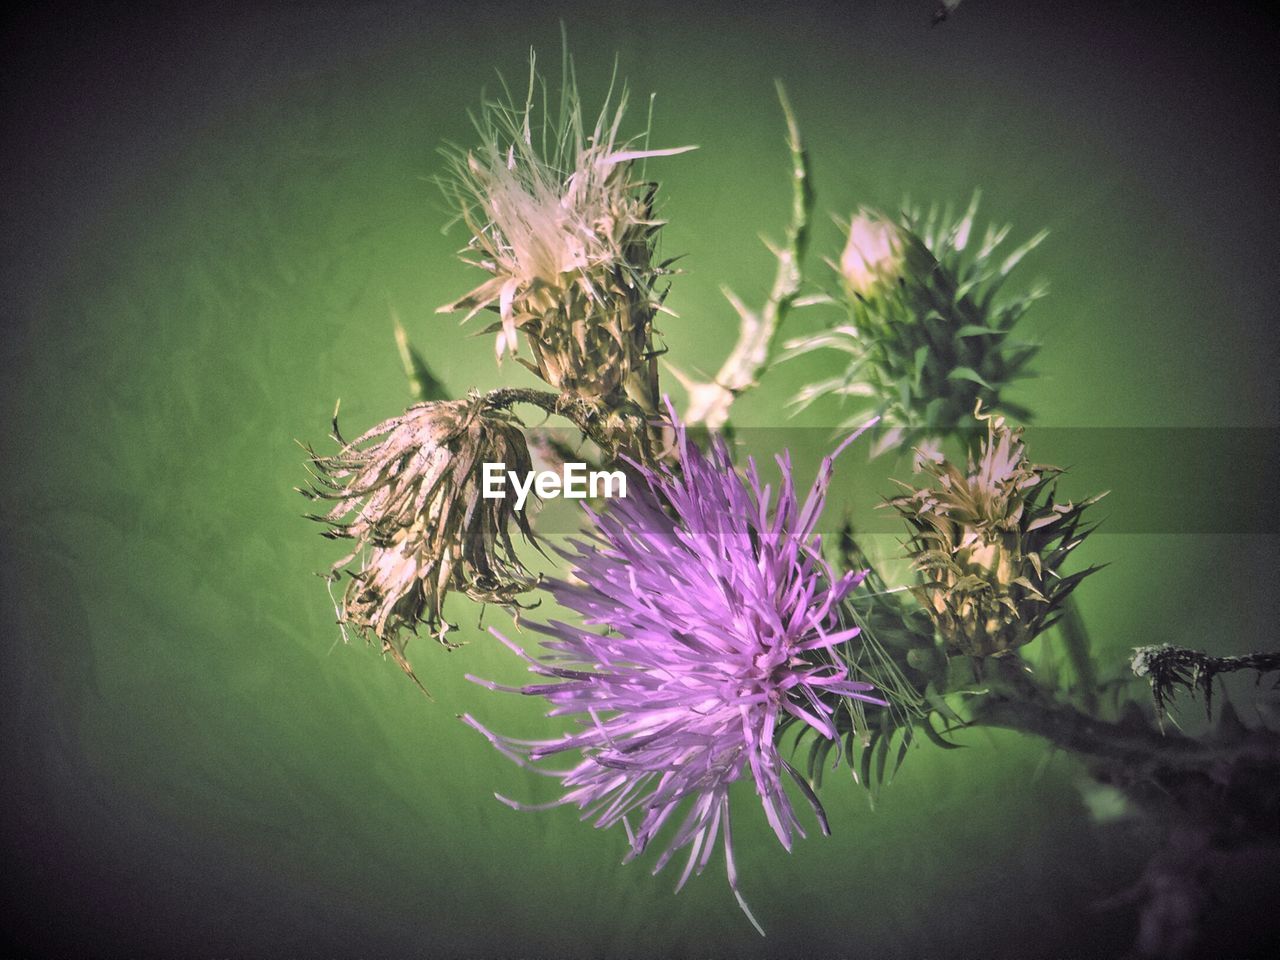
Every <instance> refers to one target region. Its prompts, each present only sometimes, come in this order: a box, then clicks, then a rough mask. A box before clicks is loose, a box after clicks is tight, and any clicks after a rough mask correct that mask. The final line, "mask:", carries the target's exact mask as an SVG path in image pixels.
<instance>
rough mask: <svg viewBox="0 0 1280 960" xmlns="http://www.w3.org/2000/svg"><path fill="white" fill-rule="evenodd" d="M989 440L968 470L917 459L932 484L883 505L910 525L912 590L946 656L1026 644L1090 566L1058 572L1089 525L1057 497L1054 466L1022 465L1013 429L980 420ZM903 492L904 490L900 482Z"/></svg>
mask: <svg viewBox="0 0 1280 960" xmlns="http://www.w3.org/2000/svg"><path fill="white" fill-rule="evenodd" d="M986 419H987V438H986V440H985V442H984V443H983V444H982V446H981V449H980V451H979V453H978V455H977V456H976V457H975V456H973V455H970V457H969V459H968V465H967V468H966V469H963V470H962V469H960V468H959V467H957V466H955V465H954V464H952V463H950V462H948V461H947V460H945V459H944V458H942V457H940V456H936V457H935V456H929V457H922V458H921V460H920V461H919V463H920V464H921V465H922V468H923V470H924V471H925V472H926V473H927V474H928V475H929V476H931V477H932V478H933V480H934V481H935V483H934V484H933V485H932V486H929V487H924V488H921V489H918V490H912V492H911V493H909V494H907V495H905V496H901V497H897V498H896V499H893V500H891V501H889V502H890V504H891V505H892V506H893V507H895V508H896V509H897V510H898V512H899V513H901V514H902V516H903V517H904V518H905V519H906V520H907V522H908V523H909V524H910V525H911V527H912V529H913V531H914V537H913V539H912V540H911V542H910V545H909V546H910V550H911V554H912V557H913V559H914V560H915V565H916V568H917V569H918V570H919V571H920V572H921V574H922V575H923V583H922V584H921V585H920V586H918V587H915V588H914V591H913V592H914V593H915V595H916V597H917V599H919V600H920V602H921V604H922V605H923V607H924V609H925V612H926V613H928V614H929V616H930V618H931V619H932V620H933V622H934V625H935V626H936V627H937V630H938V632H939V634H940V635H941V636H942V638H943V640H944V641H945V642H946V644H947V647H948V649H949V650H950V651H951V652H953V653H962V654H967V655H969V656H993V655H994V656H998V655H1000V654H1004V653H1008V652H1009V651H1011V650H1014V649H1016V648H1018V647H1020V646H1022V645H1024V644H1026V643H1029V642H1030V641H1031V640H1033V639H1034V638H1035V637H1036V636H1037V635H1038V634H1040V633H1041V632H1043V631H1044V630H1045V629H1046V628H1047V627H1049V626H1050V625H1051V624H1052V622H1053V621H1054V620H1055V619H1056V616H1055V613H1056V611H1057V610H1058V608H1059V607H1060V606H1061V604H1062V602H1063V601H1064V600H1065V599H1066V597H1067V595H1068V594H1070V593H1071V591H1072V590H1074V589H1075V587H1076V585H1077V584H1079V582H1080V581H1081V580H1083V579H1084V578H1085V577H1086V576H1088V575H1089V574H1090V573H1093V572H1094V571H1095V570H1096V569H1098V568H1097V567H1090V568H1088V569H1086V570H1082V571H1080V572H1077V573H1074V574H1071V575H1069V576H1066V575H1063V574H1062V572H1061V567H1062V565H1063V562H1064V561H1065V560H1066V558H1067V555H1068V554H1070V553H1071V551H1073V550H1074V549H1075V548H1076V547H1078V546H1079V545H1080V544H1081V542H1083V540H1084V538H1085V537H1086V536H1088V534H1089V533H1090V532H1091V531H1092V529H1093V528H1092V527H1082V526H1081V520H1082V514H1083V512H1084V510H1085V508H1086V507H1088V506H1089V505H1090V504H1093V503H1096V502H1097V501H1098V500H1100V499H1101V498H1102V496H1104V494H1099V495H1098V496H1095V497H1091V498H1089V499H1088V500H1084V501H1082V502H1080V503H1076V504H1073V503H1071V502H1064V503H1059V502H1057V501H1056V500H1055V487H1056V481H1057V478H1058V476H1059V475H1060V474H1061V473H1062V471H1061V470H1060V469H1058V468H1057V467H1048V466H1040V465H1036V464H1032V463H1029V462H1028V461H1027V457H1026V451H1025V447H1024V444H1023V442H1022V431H1021V429H1020V428H1019V429H1011V428H1010V427H1009V426H1008V425H1007V424H1006V423H1005V421H1004V418H1003V417H994V416H992V417H988V418H986ZM908 489H911V488H909V487H908Z"/></svg>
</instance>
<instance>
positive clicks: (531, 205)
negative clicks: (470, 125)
mask: <svg viewBox="0 0 1280 960" xmlns="http://www.w3.org/2000/svg"><path fill="white" fill-rule="evenodd" d="M531 66H532V65H531ZM537 87H538V81H537V78H536V75H535V74H534V72H533V71H532V69H531V71H530V78H529V95H528V97H527V98H526V100H525V101H524V102H523V103H522V104H519V105H517V104H516V103H515V102H514V100H512V98H511V97H510V96H508V98H507V99H506V100H505V101H503V102H496V103H487V104H485V106H484V108H483V110H482V112H481V115H480V116H479V118H478V119H477V121H476V127H477V129H478V130H479V133H480V136H481V141H482V142H481V144H480V146H479V147H478V148H476V149H474V150H471V151H467V152H461V153H458V154H457V155H455V156H453V157H452V158H451V159H452V168H453V169H452V176H451V179H450V180H449V181H448V182H446V184H445V189H446V192H447V193H448V194H449V195H450V199H451V200H452V201H453V203H454V204H455V206H456V207H457V209H458V211H459V214H460V216H461V218H462V220H463V221H464V222H465V223H466V225H467V226H468V228H470V231H471V239H470V241H469V243H468V247H467V251H465V252H464V259H467V261H468V262H469V263H472V264H474V265H475V266H478V267H480V268H481V269H483V270H485V271H486V272H488V273H489V274H491V277H490V278H489V279H488V280H486V281H485V282H484V283H482V284H480V285H479V286H478V287H476V288H475V289H474V290H472V291H471V292H470V293H468V294H467V295H466V296H464V297H462V298H461V299H460V300H458V301H456V302H454V303H450V304H447V305H446V306H443V307H441V308H440V310H441V312H449V311H453V310H467V311H469V312H468V315H467V319H470V317H471V316H473V315H475V314H476V313H478V312H479V311H481V310H484V309H488V310H492V311H495V312H496V313H498V316H499V319H498V321H497V322H496V323H494V324H493V325H492V326H491V327H489V328H488V329H489V332H496V333H497V354H498V358H499V359H501V358H502V357H503V355H504V354H506V353H508V352H509V353H511V354H512V355H515V354H516V353H517V351H518V348H519V343H518V337H517V331H519V332H520V333H523V334H524V338H525V341H526V342H527V344H528V346H529V351H530V353H531V355H532V362H530V361H527V360H523V359H521V361H520V362H522V363H524V364H525V365H526V366H527V367H529V369H531V370H532V371H533V372H534V373H536V374H537V375H538V376H539V377H541V378H542V379H543V380H545V381H546V382H547V383H549V384H551V385H552V386H553V387H555V388H556V389H558V390H563V391H570V392H573V393H576V394H578V395H580V396H583V397H593V398H618V397H621V396H623V395H624V394H625V395H626V396H628V397H630V399H631V400H633V401H635V402H636V403H637V404H639V405H640V407H641V409H642V410H644V411H646V412H655V411H657V409H658V406H657V399H658V397H657V367H656V362H655V356H654V349H653V317H654V314H655V313H656V312H657V311H658V310H659V309H660V308H661V305H662V299H663V296H664V295H665V291H659V290H658V289H657V287H656V284H657V283H658V281H659V278H660V277H662V276H663V275H665V274H667V273H668V272H669V271H668V270H667V269H666V266H667V265H666V264H660V263H657V262H656V250H655V245H656V240H657V232H658V230H659V228H660V227H661V225H662V221H659V220H657V219H655V217H654V195H655V193H656V191H657V184H655V183H652V182H648V181H645V180H644V179H643V176H642V175H639V173H638V171H637V169H636V168H635V161H637V160H643V159H644V158H646V157H656V156H666V155H670V154H675V153H681V152H683V151H684V150H688V149H692V148H691V147H684V148H679V149H674V150H647V149H638V146H639V145H638V143H637V142H636V141H635V140H624V139H622V137H621V134H620V127H621V123H622V117H623V113H624V111H625V109H626V99H627V97H626V91H625V90H624V91H623V92H622V94H621V96H620V98H619V101H618V103H617V106H616V107H611V105H610V104H609V102H608V101H607V100H606V103H605V106H604V108H603V109H602V110H601V112H600V116H599V118H598V119H597V120H596V122H595V125H594V127H591V128H588V127H586V126H585V125H584V122H583V117H582V105H581V102H580V100H579V98H578V94H577V90H576V88H575V85H574V82H573V79H572V74H571V73H569V74H567V76H566V77H565V80H564V90H563V92H562V97H561V106H560V111H559V115H558V117H556V118H555V119H552V118H551V117H550V116H549V115H548V111H547V109H546V108H545V106H544V108H543V109H542V110H541V111H538V110H536V109H535V106H534V103H535V99H536V98H535V92H536V91H537ZM544 95H545V91H544ZM544 104H545V100H544ZM539 112H540V116H536V114H538V113H539ZM466 254H470V255H471V256H470V257H468V256H467V255H466Z"/></svg>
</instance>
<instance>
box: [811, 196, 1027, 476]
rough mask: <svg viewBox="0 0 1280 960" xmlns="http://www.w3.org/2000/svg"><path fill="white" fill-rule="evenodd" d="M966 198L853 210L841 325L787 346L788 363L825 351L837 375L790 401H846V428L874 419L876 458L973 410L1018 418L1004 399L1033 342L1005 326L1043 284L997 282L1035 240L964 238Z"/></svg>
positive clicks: (999, 232)
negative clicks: (1013, 291) (838, 362)
mask: <svg viewBox="0 0 1280 960" xmlns="http://www.w3.org/2000/svg"><path fill="white" fill-rule="evenodd" d="M976 212H977V197H975V198H974V201H973V202H972V203H971V204H970V205H969V207H968V209H967V210H966V212H965V213H964V215H963V216H961V217H959V218H954V217H952V215H951V214H950V212H948V211H943V212H939V211H938V210H936V209H933V210H930V211H929V212H928V213H923V212H920V211H912V210H904V211H903V213H902V214H901V216H900V217H899V218H897V219H896V220H889V219H887V218H884V217H881V216H879V215H877V214H873V213H869V212H865V211H864V212H862V213H859V214H858V215H857V216H855V217H854V218H853V220H852V222H851V223H850V225H849V233H848V241H847V243H846V245H845V248H844V252H843V254H842V255H841V257H840V261H839V262H838V263H835V262H833V263H832V264H831V266H832V267H833V268H834V270H835V272H836V274H837V279H838V281H839V290H838V291H835V292H833V297H832V299H834V300H835V301H837V302H838V303H840V304H841V305H842V306H844V308H845V310H846V311H847V315H846V317H845V318H844V321H843V322H840V323H837V324H834V325H832V326H830V327H829V328H827V329H825V330H821V331H819V332H817V333H812V334H807V335H805V336H802V337H799V338H796V339H794V340H792V341H790V342H789V343H788V344H787V347H788V350H789V351H790V355H791V356H798V355H800V354H804V353H809V352H812V351H817V350H832V351H836V352H838V354H839V355H841V356H842V357H843V364H844V369H843V372H841V373H838V374H836V375H835V376H831V375H827V374H824V375H823V376H822V377H821V378H820V379H818V380H816V381H814V382H812V383H810V384H808V385H806V386H805V387H803V388H802V389H801V390H800V391H799V392H798V393H797V394H796V396H795V398H794V401H793V402H794V403H795V404H796V405H798V406H801V407H803V406H805V405H808V404H810V403H812V402H814V401H815V400H818V399H819V398H821V397H824V396H832V395H834V396H837V397H840V398H841V399H842V400H843V401H851V402H852V403H853V404H856V405H857V409H856V410H855V411H853V414H852V416H851V417H850V418H849V419H848V420H846V421H845V425H846V426H850V425H852V424H854V423H859V422H861V421H863V420H865V419H866V418H867V416H869V415H871V414H875V415H877V416H879V417H880V418H881V419H880V428H879V437H878V439H877V442H876V445H875V451H876V452H880V451H883V450H887V449H890V448H895V447H899V446H906V447H910V446H912V445H917V444H921V443H925V442H928V441H929V440H931V439H934V440H936V439H939V438H943V437H945V436H947V435H948V434H950V433H951V432H953V431H955V430H958V429H961V428H964V427H966V426H967V425H968V422H969V418H970V413H971V411H972V410H973V407H974V404H975V403H976V402H979V401H981V403H982V404H983V406H984V407H986V408H988V409H1000V410H1002V411H1004V412H1006V413H1009V414H1011V415H1014V416H1017V417H1020V418H1022V419H1024V420H1025V419H1028V418H1029V414H1028V412H1027V411H1026V410H1023V409H1021V408H1019V407H1017V406H1016V405H1014V404H1011V403H1009V402H1008V400H1007V399H1005V391H1006V389H1007V388H1008V386H1009V385H1010V384H1011V383H1012V382H1013V381H1014V380H1015V379H1017V378H1018V377H1022V376H1025V375H1026V373H1027V368H1028V364H1029V363H1030V361H1031V359H1032V357H1034V356H1035V354H1036V351H1037V347H1036V345H1035V344H1032V343H1026V342H1020V341H1018V340H1017V339H1015V338H1014V336H1013V333H1014V327H1015V325H1016V324H1017V322H1018V321H1019V320H1020V319H1021V318H1022V316H1023V315H1024V314H1025V313H1026V311H1027V309H1028V308H1029V307H1030V305H1031V304H1032V303H1033V302H1034V301H1035V300H1036V299H1037V298H1038V297H1040V296H1041V295H1042V293H1043V289H1042V288H1038V287H1037V288H1033V289H1032V290H1030V291H1029V292H1027V293H1024V294H1020V295H1013V296H1008V295H1006V294H1005V281H1006V278H1007V277H1008V275H1009V273H1010V272H1011V271H1012V270H1013V269H1014V267H1016V266H1017V264H1018V263H1019V262H1020V261H1021V260H1022V258H1023V257H1024V256H1025V255H1026V254H1027V253H1028V252H1029V251H1030V250H1032V249H1034V247H1035V246H1036V245H1037V244H1038V243H1039V242H1040V241H1041V240H1042V239H1043V237H1044V234H1043V233H1041V234H1037V235H1036V236H1034V237H1032V238H1031V239H1030V240H1029V241H1027V242H1026V243H1025V244H1023V245H1022V246H1021V247H1019V248H1017V249H1015V250H1013V251H1012V252H1009V251H1005V250H1003V249H1001V244H1002V242H1003V240H1004V239H1005V237H1006V236H1007V235H1008V232H1009V231H1008V228H1007V227H1001V228H995V227H988V228H987V230H986V232H985V234H983V235H979V234H977V233H976V232H975V228H974V218H975V215H976Z"/></svg>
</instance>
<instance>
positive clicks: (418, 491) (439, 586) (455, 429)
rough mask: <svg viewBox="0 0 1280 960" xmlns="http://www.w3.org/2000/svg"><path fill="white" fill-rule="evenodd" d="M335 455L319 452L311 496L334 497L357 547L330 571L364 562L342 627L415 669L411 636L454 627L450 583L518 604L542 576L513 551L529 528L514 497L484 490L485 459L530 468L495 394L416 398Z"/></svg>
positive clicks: (339, 534) (337, 522)
mask: <svg viewBox="0 0 1280 960" xmlns="http://www.w3.org/2000/svg"><path fill="white" fill-rule="evenodd" d="M334 438H335V439H336V440H337V441H338V442H339V443H341V444H342V449H341V450H339V452H338V453H336V454H333V455H332V456H320V455H318V454H316V453H315V452H314V451H311V450H308V452H309V453H310V454H311V463H312V465H313V466H314V471H313V476H314V478H315V479H316V481H317V485H316V486H313V487H312V488H311V489H310V490H305V491H303V492H304V493H305V494H307V495H308V496H310V497H311V498H312V499H317V500H332V501H334V505H333V507H332V508H331V509H330V510H329V512H328V513H326V514H324V515H323V516H314V517H312V519H315V520H319V521H321V522H323V523H326V524H328V525H329V527H330V529H329V530H326V531H325V536H327V537H331V538H334V539H347V540H353V541H354V542H355V545H354V548H353V549H352V551H351V552H350V553H349V554H348V555H347V556H345V557H343V558H342V559H341V560H339V561H338V562H337V563H335V564H334V566H333V572H332V578H333V579H335V580H336V579H338V578H339V577H340V576H341V573H342V571H343V570H344V569H346V568H347V567H348V564H351V563H352V562H353V561H355V562H356V566H357V569H355V570H353V571H348V572H350V576H351V581H350V583H349V585H348V586H347V589H346V591H345V592H344V594H343V597H342V601H341V603H340V605H339V611H338V613H339V622H340V623H342V624H344V625H350V626H353V627H355V629H356V630H357V631H358V632H359V633H360V634H361V635H363V636H364V637H366V639H372V638H374V637H376V638H377V639H378V640H379V641H380V642H381V645H382V649H383V652H384V653H389V654H391V656H392V657H394V658H395V660H396V662H397V663H399V664H400V666H401V667H402V668H403V669H404V671H405V672H406V673H408V674H409V675H410V676H413V671H412V669H411V668H410V667H409V664H408V661H407V660H406V659H405V655H404V648H405V644H406V642H407V638H406V637H405V636H404V631H405V630H406V629H407V630H409V631H410V632H416V629H417V627H418V625H419V624H425V625H426V626H427V628H428V630H430V631H431V633H432V634H433V635H434V636H435V637H436V638H437V639H438V640H439V641H440V642H441V643H447V641H446V640H445V635H446V633H447V632H448V630H449V628H450V624H449V623H448V622H446V621H445V619H444V614H443V605H444V600H445V597H446V595H447V594H448V593H449V591H450V590H458V591H461V592H462V593H465V594H466V595H467V596H469V597H471V598H472V599H474V600H480V601H483V602H493V603H508V602H512V601H513V600H514V599H515V597H516V596H517V595H518V594H519V593H521V592H523V591H525V590H528V589H530V588H531V587H532V586H533V585H534V583H535V580H534V578H532V577H531V576H530V575H529V574H528V573H527V572H526V571H525V569H524V567H523V566H522V564H521V563H520V560H519V558H518V557H517V556H516V552H515V546H514V544H513V542H512V539H511V534H510V527H511V525H512V524H513V523H514V524H515V526H516V527H517V529H519V530H520V532H521V533H523V534H524V535H525V536H526V537H527V538H530V539H532V531H531V529H530V527H529V523H528V520H527V518H526V517H525V515H524V513H523V511H518V510H516V509H515V508H514V507H513V505H512V504H513V502H514V501H513V500H511V499H499V498H490V499H485V498H483V497H482V495H481V493H482V489H481V470H482V466H483V464H484V463H485V462H486V461H493V462H503V463H505V464H507V468H508V469H510V470H516V471H528V470H530V469H532V463H531V460H530V456H529V451H528V449H527V447H526V446H525V440H524V434H523V433H522V432H521V430H520V426H519V424H518V422H517V421H516V419H515V418H514V417H513V416H512V415H511V414H509V413H507V412H506V411H504V410H497V409H493V408H492V407H490V406H488V405H487V403H486V398H485V397H484V396H481V395H479V394H472V395H471V396H469V397H467V398H466V399H465V400H451V401H435V402H430V403H419V404H415V405H414V406H412V407H410V408H409V409H408V410H406V411H405V412H404V413H403V414H401V415H400V416H398V417H392V418H391V419H390V420H386V421H384V422H382V423H380V424H378V425H377V426H376V427H374V428H373V429H371V430H369V431H367V432H366V433H364V434H362V435H361V436H359V437H357V438H356V439H355V440H353V441H351V442H350V443H348V442H346V441H344V440H343V439H342V437H341V435H340V434H339V433H338V428H337V422H336V417H335V422H334Z"/></svg>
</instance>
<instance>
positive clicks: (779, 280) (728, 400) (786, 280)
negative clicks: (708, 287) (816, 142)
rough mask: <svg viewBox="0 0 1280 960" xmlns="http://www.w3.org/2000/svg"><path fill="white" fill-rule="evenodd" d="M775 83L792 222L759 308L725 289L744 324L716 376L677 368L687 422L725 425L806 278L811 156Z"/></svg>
mask: <svg viewBox="0 0 1280 960" xmlns="http://www.w3.org/2000/svg"><path fill="white" fill-rule="evenodd" d="M777 87H778V100H779V102H780V103H781V104H782V113H783V116H784V117H785V118H786V122H787V146H788V148H789V149H790V151H791V222H790V223H789V224H788V226H787V232H786V243H785V244H784V245H783V246H782V247H781V248H777V249H774V248H772V247H771V248H770V249H771V250H772V252H773V255H774V257H775V258H776V259H777V261H778V265H777V269H776V271H775V273H774V279H773V286H772V287H771V288H770V290H769V295H768V297H767V299H766V300H765V302H764V305H763V306H761V308H760V309H759V311H755V310H752V309H750V308H749V307H747V306H746V304H744V303H743V302H742V301H740V300H739V299H738V298H737V297H736V296H734V294H733V293H732V292H731V291H730V290H728V289H726V290H725V291H724V293H725V296H726V297H728V299H729V302H730V303H731V304H733V307H734V309H735V310H737V312H738V317H739V320H740V326H739V329H738V340H737V342H736V343H735V344H734V347H733V349H732V350H731V351H730V352H729V356H728V357H727V358H726V359H725V361H724V363H723V364H721V366H720V371H719V372H718V373H717V374H716V376H715V379H714V380H712V381H711V382H710V383H695V382H693V381H692V380H690V379H689V378H688V377H686V376H684V375H683V374H681V373H680V372H679V371H676V370H674V369H673V372H674V373H675V374H676V377H677V378H678V379H679V380H680V381H681V382H682V383H683V384H684V386H685V387H686V389H688V390H689V394H690V399H689V408H688V410H687V411H686V413H685V422H686V423H690V424H694V423H701V424H705V425H706V427H707V428H708V429H709V430H713V431H715V430H721V429H723V428H724V427H725V426H726V424H727V423H728V420H729V408H730V407H731V406H732V405H733V401H734V400H735V399H737V397H738V395H739V394H741V393H743V392H744V391H746V390H748V389H750V388H751V387H753V386H755V384H756V382H757V381H758V380H759V378H760V376H761V375H762V374H763V373H764V371H765V370H767V369H768V368H769V366H770V364H772V363H773V361H774V359H775V357H776V354H777V347H778V336H779V333H780V332H781V330H782V324H783V322H784V321H785V320H786V318H787V314H788V313H789V312H790V310H791V307H792V305H793V304H794V303H795V300H796V297H797V296H799V294H800V285H801V282H802V281H803V273H802V270H801V262H802V261H803V259H804V254H805V250H806V249H807V248H808V245H809V218H810V215H811V214H812V212H813V187H812V185H811V184H810V179H809V178H810V175H809V156H808V153H807V152H806V151H805V149H804V144H803V143H802V141H801V140H800V127H799V125H798V124H797V123H796V117H795V113H794V111H793V110H792V109H791V102H790V101H789V100H788V99H787V92H786V89H785V88H784V87H783V86H782V83H781V82H780V81H779V82H778V84H777Z"/></svg>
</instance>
